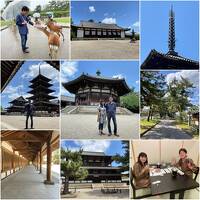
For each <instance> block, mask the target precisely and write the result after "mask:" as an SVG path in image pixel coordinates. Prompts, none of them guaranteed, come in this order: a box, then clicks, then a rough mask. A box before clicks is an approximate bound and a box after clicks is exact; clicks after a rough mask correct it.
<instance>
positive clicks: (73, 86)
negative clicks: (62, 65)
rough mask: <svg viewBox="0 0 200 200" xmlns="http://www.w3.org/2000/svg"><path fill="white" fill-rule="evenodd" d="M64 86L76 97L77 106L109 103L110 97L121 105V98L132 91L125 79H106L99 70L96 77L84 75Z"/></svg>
mask: <svg viewBox="0 0 200 200" xmlns="http://www.w3.org/2000/svg"><path fill="white" fill-rule="evenodd" d="M62 85H63V87H64V88H65V89H66V90H67V91H69V92H70V93H71V94H74V95H75V104H76V105H99V101H100V100H104V101H106V102H107V101H108V99H109V97H110V96H112V97H113V99H114V101H115V102H117V104H118V105H119V103H120V96H123V95H125V94H128V93H129V92H130V91H131V89H130V88H129V86H128V85H127V83H126V81H125V79H124V78H122V79H121V78H109V77H104V76H101V72H100V71H99V70H98V71H97V72H96V76H92V75H89V74H84V73H83V74H82V75H81V76H79V77H78V78H76V79H74V80H72V81H69V82H66V83H62Z"/></svg>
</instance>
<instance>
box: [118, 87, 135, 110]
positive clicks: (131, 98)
mask: <svg viewBox="0 0 200 200" xmlns="http://www.w3.org/2000/svg"><path fill="white" fill-rule="evenodd" d="M120 104H121V106H123V107H125V108H127V109H129V110H130V111H132V112H136V113H138V112H139V94H138V92H134V89H132V91H131V92H130V93H128V94H127V95H125V96H122V97H120Z"/></svg>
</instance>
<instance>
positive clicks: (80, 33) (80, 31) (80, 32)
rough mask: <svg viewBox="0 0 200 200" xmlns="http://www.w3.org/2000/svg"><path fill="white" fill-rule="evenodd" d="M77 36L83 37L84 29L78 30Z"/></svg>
mask: <svg viewBox="0 0 200 200" xmlns="http://www.w3.org/2000/svg"><path fill="white" fill-rule="evenodd" d="M77 38H83V30H80V29H78V30H77Z"/></svg>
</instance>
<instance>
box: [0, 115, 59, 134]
mask: <svg viewBox="0 0 200 200" xmlns="http://www.w3.org/2000/svg"><path fill="white" fill-rule="evenodd" d="M59 119H60V118H59V117H33V128H34V129H59V121H60V120H59ZM25 123H26V116H13V115H12V116H11V115H10V116H8V115H2V116H1V129H3V130H5V129H9V130H17V129H20V130H21V129H24V128H25ZM29 127H30V118H29Z"/></svg>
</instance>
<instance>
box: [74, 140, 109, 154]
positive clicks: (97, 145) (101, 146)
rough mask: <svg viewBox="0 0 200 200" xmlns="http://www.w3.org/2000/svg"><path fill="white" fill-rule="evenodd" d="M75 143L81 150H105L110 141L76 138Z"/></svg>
mask: <svg viewBox="0 0 200 200" xmlns="http://www.w3.org/2000/svg"><path fill="white" fill-rule="evenodd" d="M75 144H76V145H78V146H80V148H82V149H83V151H93V152H105V151H106V150H107V149H108V148H109V147H110V144H111V142H110V141H107V140H101V141H100V140H76V141H75Z"/></svg>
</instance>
